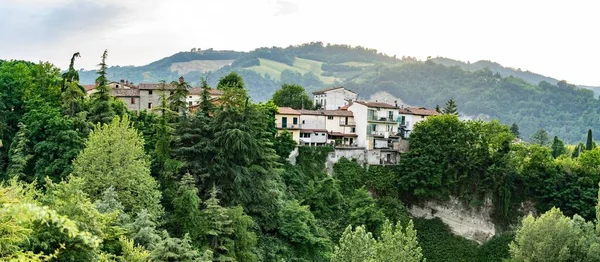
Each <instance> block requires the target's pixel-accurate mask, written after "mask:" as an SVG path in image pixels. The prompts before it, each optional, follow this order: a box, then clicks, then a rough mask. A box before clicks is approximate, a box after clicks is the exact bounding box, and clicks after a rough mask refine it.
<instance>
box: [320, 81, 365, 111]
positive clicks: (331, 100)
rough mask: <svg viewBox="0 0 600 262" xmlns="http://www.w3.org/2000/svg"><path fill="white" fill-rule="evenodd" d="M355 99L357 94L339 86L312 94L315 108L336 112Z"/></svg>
mask: <svg viewBox="0 0 600 262" xmlns="http://www.w3.org/2000/svg"><path fill="white" fill-rule="evenodd" d="M357 98H358V94H357V93H355V92H352V91H350V90H347V89H345V88H344V87H343V86H339V87H334V88H328V89H323V90H319V91H315V92H313V105H315V107H316V108H322V109H326V110H336V109H340V108H341V107H343V106H345V105H347V104H348V103H349V102H351V101H354V100H356V99H357Z"/></svg>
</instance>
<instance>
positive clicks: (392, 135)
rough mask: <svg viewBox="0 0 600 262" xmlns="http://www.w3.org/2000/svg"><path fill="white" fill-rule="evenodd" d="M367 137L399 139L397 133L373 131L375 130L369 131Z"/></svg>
mask: <svg viewBox="0 0 600 262" xmlns="http://www.w3.org/2000/svg"><path fill="white" fill-rule="evenodd" d="M367 135H368V136H382V137H386V136H387V137H398V134H397V133H396V132H389V131H377V130H376V131H373V130H369V129H367Z"/></svg>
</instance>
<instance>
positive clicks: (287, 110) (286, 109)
mask: <svg viewBox="0 0 600 262" xmlns="http://www.w3.org/2000/svg"><path fill="white" fill-rule="evenodd" d="M277 113H279V114H281V115H300V113H299V112H298V111H296V109H293V108H291V107H279V108H278V110H277Z"/></svg>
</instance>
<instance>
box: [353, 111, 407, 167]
mask: <svg viewBox="0 0 600 262" xmlns="http://www.w3.org/2000/svg"><path fill="white" fill-rule="evenodd" d="M348 111H351V112H352V113H353V114H354V119H355V122H356V134H357V139H356V140H357V146H359V147H364V148H366V150H367V163H368V164H373V165H394V164H397V163H398V160H399V158H400V153H401V149H402V148H403V147H402V146H401V144H400V143H401V142H400V136H399V134H398V120H397V118H398V105H391V104H387V103H381V102H365V101H354V102H352V104H350V105H349V106H348Z"/></svg>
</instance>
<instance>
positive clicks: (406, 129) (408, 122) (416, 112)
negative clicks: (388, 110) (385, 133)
mask: <svg viewBox="0 0 600 262" xmlns="http://www.w3.org/2000/svg"><path fill="white" fill-rule="evenodd" d="M439 114H440V113H438V112H437V111H435V110H434V109H427V108H425V107H400V109H399V110H398V122H399V127H398V133H399V134H400V136H402V137H403V138H408V137H409V136H410V133H411V131H412V130H413V129H414V127H415V124H417V123H419V122H421V121H425V119H427V117H429V116H435V115H439Z"/></svg>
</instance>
